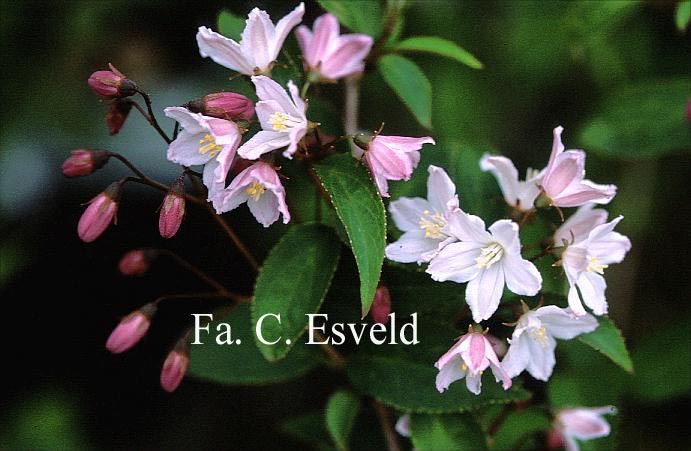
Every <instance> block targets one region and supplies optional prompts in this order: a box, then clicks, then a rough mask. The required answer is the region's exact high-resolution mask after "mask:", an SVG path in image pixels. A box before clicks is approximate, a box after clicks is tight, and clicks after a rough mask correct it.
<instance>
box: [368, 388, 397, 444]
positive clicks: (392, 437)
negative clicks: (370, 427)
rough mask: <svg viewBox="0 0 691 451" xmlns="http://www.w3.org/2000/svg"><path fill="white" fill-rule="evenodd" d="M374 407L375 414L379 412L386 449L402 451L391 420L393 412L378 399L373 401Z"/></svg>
mask: <svg viewBox="0 0 691 451" xmlns="http://www.w3.org/2000/svg"><path fill="white" fill-rule="evenodd" d="M372 406H373V407H374V410H375V412H377V417H378V418H379V424H380V425H381V430H382V432H383V433H384V438H386V447H387V448H388V450H389V451H401V446H400V445H399V444H398V436H397V435H396V431H395V430H394V426H393V421H392V420H391V411H390V410H389V409H388V408H387V407H386V406H385V405H384V404H382V403H380V402H379V401H377V400H376V399H373V400H372Z"/></svg>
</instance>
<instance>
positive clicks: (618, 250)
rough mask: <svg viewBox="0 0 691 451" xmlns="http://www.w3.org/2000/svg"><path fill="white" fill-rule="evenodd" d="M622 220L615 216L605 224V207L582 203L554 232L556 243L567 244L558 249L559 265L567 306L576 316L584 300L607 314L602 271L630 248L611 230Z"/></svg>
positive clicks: (581, 313)
mask: <svg viewBox="0 0 691 451" xmlns="http://www.w3.org/2000/svg"><path fill="white" fill-rule="evenodd" d="M622 219H623V216H618V217H617V218H615V219H614V220H612V221H610V222H607V223H605V222H604V221H606V220H607V213H606V212H604V210H600V209H592V207H589V206H584V207H581V208H580V209H579V210H578V211H577V212H576V213H575V214H574V216H572V218H570V219H569V220H568V221H566V222H565V223H564V224H562V225H561V227H559V229H557V231H556V233H555V243H556V245H557V246H558V245H559V244H560V243H562V244H563V243H564V242H566V243H567V245H566V246H565V247H561V248H557V251H559V252H561V260H560V262H561V266H562V267H563V268H564V272H565V273H566V278H567V279H568V281H569V295H568V299H569V307H571V309H572V310H573V311H574V313H575V314H576V315H585V308H584V307H583V303H584V304H585V305H587V306H588V307H590V308H591V309H592V310H593V313H595V314H596V315H604V314H606V313H607V299H606V297H605V289H606V288H607V283H606V282H605V278H604V277H603V274H604V270H605V269H607V268H608V267H609V265H611V264H613V263H619V262H621V261H622V260H623V259H624V257H625V256H626V253H627V252H628V251H629V250H630V249H631V241H630V240H629V239H628V238H627V237H626V236H624V235H622V234H620V233H618V232H614V227H616V225H617V224H618V223H619V222H620V221H621V220H622ZM581 301H583V303H581Z"/></svg>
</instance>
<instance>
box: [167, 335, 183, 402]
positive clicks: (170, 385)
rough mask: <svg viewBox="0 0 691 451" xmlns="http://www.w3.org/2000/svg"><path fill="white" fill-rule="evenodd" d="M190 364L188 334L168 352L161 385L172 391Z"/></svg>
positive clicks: (169, 391)
mask: <svg viewBox="0 0 691 451" xmlns="http://www.w3.org/2000/svg"><path fill="white" fill-rule="evenodd" d="M189 366H190V356H189V345H188V344H187V334H185V336H184V337H182V338H181V339H180V340H178V342H177V344H176V345H175V348H174V349H173V350H172V351H170V353H168V357H166V360H165V362H163V369H162V370H161V387H163V389H164V390H165V391H167V392H168V393H172V392H174V391H175V389H176V388H178V386H179V385H180V382H182V378H183V377H185V373H187V368H188V367H189Z"/></svg>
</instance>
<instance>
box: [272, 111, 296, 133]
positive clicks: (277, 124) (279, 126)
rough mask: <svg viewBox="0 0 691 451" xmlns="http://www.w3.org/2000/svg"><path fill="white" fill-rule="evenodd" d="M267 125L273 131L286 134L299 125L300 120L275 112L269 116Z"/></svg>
mask: <svg viewBox="0 0 691 451" xmlns="http://www.w3.org/2000/svg"><path fill="white" fill-rule="evenodd" d="M269 124H270V125H271V126H272V127H273V129H274V131H277V132H287V131H289V129H291V128H293V127H296V126H298V125H300V124H301V121H300V119H298V118H295V117H293V116H290V115H288V114H286V113H282V112H280V111H276V112H275V113H274V114H272V115H271V116H269Z"/></svg>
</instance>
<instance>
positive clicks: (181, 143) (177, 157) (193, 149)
mask: <svg viewBox="0 0 691 451" xmlns="http://www.w3.org/2000/svg"><path fill="white" fill-rule="evenodd" d="M202 136H203V135H202V134H201V133H196V134H193V133H188V132H187V130H182V131H181V132H180V133H179V134H178V137H177V138H175V140H174V141H173V142H171V143H170V145H169V146H168V152H167V155H166V157H167V158H168V161H172V162H173V163H177V164H181V165H184V166H196V165H199V164H205V163H206V162H207V161H209V160H210V159H211V155H210V153H205V154H202V153H200V152H199V140H200V138H201V137H202Z"/></svg>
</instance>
